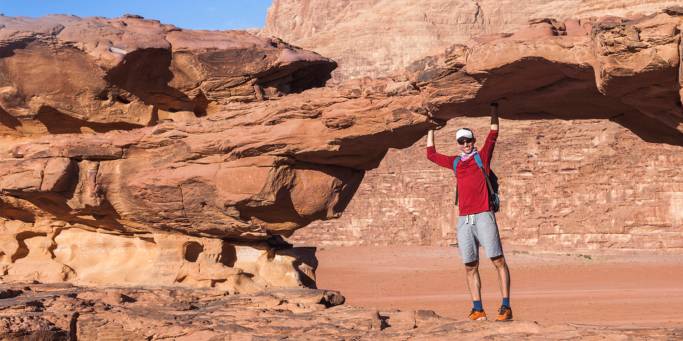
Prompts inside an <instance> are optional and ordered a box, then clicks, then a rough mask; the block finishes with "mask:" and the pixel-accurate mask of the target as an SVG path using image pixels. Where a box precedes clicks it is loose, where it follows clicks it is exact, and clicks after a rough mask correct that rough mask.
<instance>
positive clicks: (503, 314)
mask: <svg viewBox="0 0 683 341" xmlns="http://www.w3.org/2000/svg"><path fill="white" fill-rule="evenodd" d="M496 321H512V308H510V307H508V306H504V305H502V306H500V310H498V317H496Z"/></svg>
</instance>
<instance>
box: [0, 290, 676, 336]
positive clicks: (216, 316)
mask: <svg viewBox="0 0 683 341" xmlns="http://www.w3.org/2000/svg"><path fill="white" fill-rule="evenodd" d="M343 301H344V298H343V296H341V295H340V294H339V293H338V292H334V291H326V290H310V289H289V290H276V291H268V292H260V293H256V294H253V295H236V296H235V295H225V294H224V293H222V292H216V291H209V290H196V289H195V290H187V289H157V290H149V289H126V288H102V289H100V290H93V289H87V288H78V287H72V286H61V287H60V286H46V285H30V286H3V287H2V288H0V331H1V332H2V333H3V335H2V336H3V337H4V338H6V339H9V340H13V339H21V338H27V337H34V338H42V339H57V340H60V339H71V340H73V339H77V340H102V339H113V340H138V339H144V340H161V339H174V340H216V339H231V340H243V339H244V340H251V339H254V338H261V339H282V338H294V339H316V340H317V339H328V340H329V339H343V340H346V339H368V340H370V339H372V340H376V339H392V340H394V339H395V340H404V339H425V340H427V339H430V340H433V339H455V338H462V337H474V338H488V339H494V340H519V339H530V340H548V339H569V338H571V339H585V338H594V339H614V338H633V339H648V340H672V339H677V338H680V337H681V335H683V330H681V329H680V328H628V327H606V326H589V325H575V324H564V325H562V324H559V325H551V324H539V323H536V322H533V321H515V322H509V323H495V322H483V321H476V322H472V321H458V320H454V319H450V318H445V317H442V316H439V315H437V314H435V313H434V312H433V311H429V310H418V311H396V310H392V311H377V310H370V309H365V308H357V307H353V306H348V305H339V304H340V303H343ZM170 321H172V322H170Z"/></svg>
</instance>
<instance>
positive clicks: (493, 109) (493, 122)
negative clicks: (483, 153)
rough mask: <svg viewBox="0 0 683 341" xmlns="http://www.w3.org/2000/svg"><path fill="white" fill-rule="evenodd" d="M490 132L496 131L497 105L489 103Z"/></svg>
mask: <svg viewBox="0 0 683 341" xmlns="http://www.w3.org/2000/svg"><path fill="white" fill-rule="evenodd" d="M491 130H498V103H496V102H492V103H491Z"/></svg>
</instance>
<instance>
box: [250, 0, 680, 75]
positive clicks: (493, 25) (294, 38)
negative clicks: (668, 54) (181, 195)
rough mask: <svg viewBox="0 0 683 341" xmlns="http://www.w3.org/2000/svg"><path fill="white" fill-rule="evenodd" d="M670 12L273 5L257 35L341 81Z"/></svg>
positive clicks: (452, 2)
mask: <svg viewBox="0 0 683 341" xmlns="http://www.w3.org/2000/svg"><path fill="white" fill-rule="evenodd" d="M675 5H680V1H676V0H645V1H633V0H590V1H585V0H553V1H549V0H526V1H524V3H523V4H520V2H519V1H515V0H477V1H470V0H421V1H412V0H364V1H327V0H274V1H273V4H272V6H271V7H270V9H269V11H268V17H267V18H266V25H265V27H264V29H263V32H262V34H264V35H266V36H276V37H280V38H282V39H284V40H286V41H288V42H290V43H292V44H295V45H297V46H301V47H303V48H306V49H309V50H313V51H316V52H318V53H320V54H322V55H323V56H327V57H330V58H332V59H334V60H335V61H337V62H338V63H339V64H340V67H339V68H338V69H337V70H335V72H334V77H335V79H339V80H344V79H348V78H358V77H366V76H369V77H380V76H385V75H387V74H389V73H394V72H400V71H401V70H402V69H403V68H405V67H408V66H409V65H410V64H411V63H413V62H414V61H415V60H418V59H421V58H424V57H428V56H432V55H436V54H438V53H441V52H443V50H445V49H446V48H448V47H449V46H451V45H453V44H456V43H466V42H468V41H469V40H470V39H471V38H472V37H474V36H479V35H483V34H492V33H501V32H515V31H518V30H520V29H521V28H524V27H526V26H527V24H528V22H529V20H531V19H539V18H555V19H558V20H560V21H564V20H565V19H570V18H574V19H584V18H590V17H599V16H622V17H637V16H639V15H644V14H645V15H647V14H651V13H655V12H658V11H660V10H662V9H664V8H667V7H669V6H675ZM574 28H576V29H577V30H580V29H581V28H580V27H576V26H572V27H570V31H571V30H572V29H574Z"/></svg>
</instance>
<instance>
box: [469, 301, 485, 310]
mask: <svg viewBox="0 0 683 341" xmlns="http://www.w3.org/2000/svg"><path fill="white" fill-rule="evenodd" d="M472 305H473V307H472V309H474V310H484V306H482V305H481V301H472Z"/></svg>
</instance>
